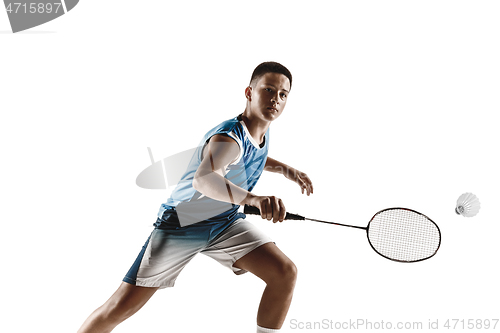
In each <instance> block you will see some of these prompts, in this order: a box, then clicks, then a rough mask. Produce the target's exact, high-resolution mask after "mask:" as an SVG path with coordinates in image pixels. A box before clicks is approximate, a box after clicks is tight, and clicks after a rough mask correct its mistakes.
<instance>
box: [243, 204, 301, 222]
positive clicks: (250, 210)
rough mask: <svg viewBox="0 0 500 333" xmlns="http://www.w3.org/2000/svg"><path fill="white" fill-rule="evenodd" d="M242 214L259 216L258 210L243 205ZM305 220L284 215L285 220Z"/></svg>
mask: <svg viewBox="0 0 500 333" xmlns="http://www.w3.org/2000/svg"><path fill="white" fill-rule="evenodd" d="M243 213H245V214H252V215H260V210H259V209H258V208H257V207H253V206H249V205H245V208H243ZM305 219H306V218H305V217H304V216H300V215H297V214H292V213H286V215H285V220H305Z"/></svg>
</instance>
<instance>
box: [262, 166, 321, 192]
mask: <svg viewBox="0 0 500 333" xmlns="http://www.w3.org/2000/svg"><path fill="white" fill-rule="evenodd" d="M264 170H266V171H271V172H275V173H281V174H282V175H284V176H285V177H286V178H288V179H290V180H291V181H294V182H296V183H297V184H299V186H300V189H301V191H302V194H304V191H305V192H306V193H307V195H310V194H311V193H313V185H312V182H311V180H310V179H309V177H308V176H307V175H306V174H305V173H303V172H300V171H299V170H297V169H294V168H292V167H291V166H288V165H286V164H284V163H281V162H280V161H277V160H275V159H274V158H271V157H267V161H266V165H265V167H264Z"/></svg>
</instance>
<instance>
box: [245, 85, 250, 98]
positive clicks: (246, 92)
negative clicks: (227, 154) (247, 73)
mask: <svg viewBox="0 0 500 333" xmlns="http://www.w3.org/2000/svg"><path fill="white" fill-rule="evenodd" d="M245 97H246V98H247V100H248V101H251V100H252V87H250V86H248V87H247V88H246V89H245Z"/></svg>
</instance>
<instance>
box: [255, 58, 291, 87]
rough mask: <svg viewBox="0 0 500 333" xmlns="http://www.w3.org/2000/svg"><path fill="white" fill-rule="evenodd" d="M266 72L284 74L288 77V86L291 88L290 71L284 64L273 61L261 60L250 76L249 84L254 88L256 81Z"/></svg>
mask: <svg viewBox="0 0 500 333" xmlns="http://www.w3.org/2000/svg"><path fill="white" fill-rule="evenodd" d="M266 73H278V74H283V75H285V76H286V77H287V78H288V81H290V88H292V73H290V71H289V70H288V69H287V68H286V67H285V66H283V65H282V64H280V63H277V62H274V61H267V62H263V63H262V64H260V65H259V66H257V67H256V68H255V69H254V71H253V73H252V78H251V79H250V86H251V87H252V88H255V84H256V83H257V81H258V80H259V79H260V78H261V77H262V76H263V75H264V74H266Z"/></svg>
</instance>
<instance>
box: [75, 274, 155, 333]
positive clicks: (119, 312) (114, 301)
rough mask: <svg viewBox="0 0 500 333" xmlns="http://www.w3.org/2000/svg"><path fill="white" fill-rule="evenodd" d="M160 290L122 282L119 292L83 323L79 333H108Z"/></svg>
mask: <svg viewBox="0 0 500 333" xmlns="http://www.w3.org/2000/svg"><path fill="white" fill-rule="evenodd" d="M156 290H158V288H146V287H136V286H134V285H131V284H129V283H125V282H122V284H121V285H120V287H119V288H118V290H117V291H116V292H115V293H114V294H113V296H111V298H110V299H108V300H107V301H106V303H104V304H103V305H102V306H101V307H99V308H98V309H97V310H95V311H94V312H93V313H92V314H91V315H90V316H89V317H88V318H87V320H86V321H85V322H84V323H83V325H82V327H80V329H79V330H78V333H90V332H92V333H107V332H111V331H112V330H113V329H114V328H115V327H116V326H117V325H118V324H119V323H121V322H122V321H124V320H125V319H127V318H129V317H130V316H132V315H133V314H134V313H136V312H137V311H138V310H139V309H140V308H142V307H143V305H144V304H146V302H147V301H148V300H149V299H150V298H151V296H153V294H154V293H155V292H156Z"/></svg>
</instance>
